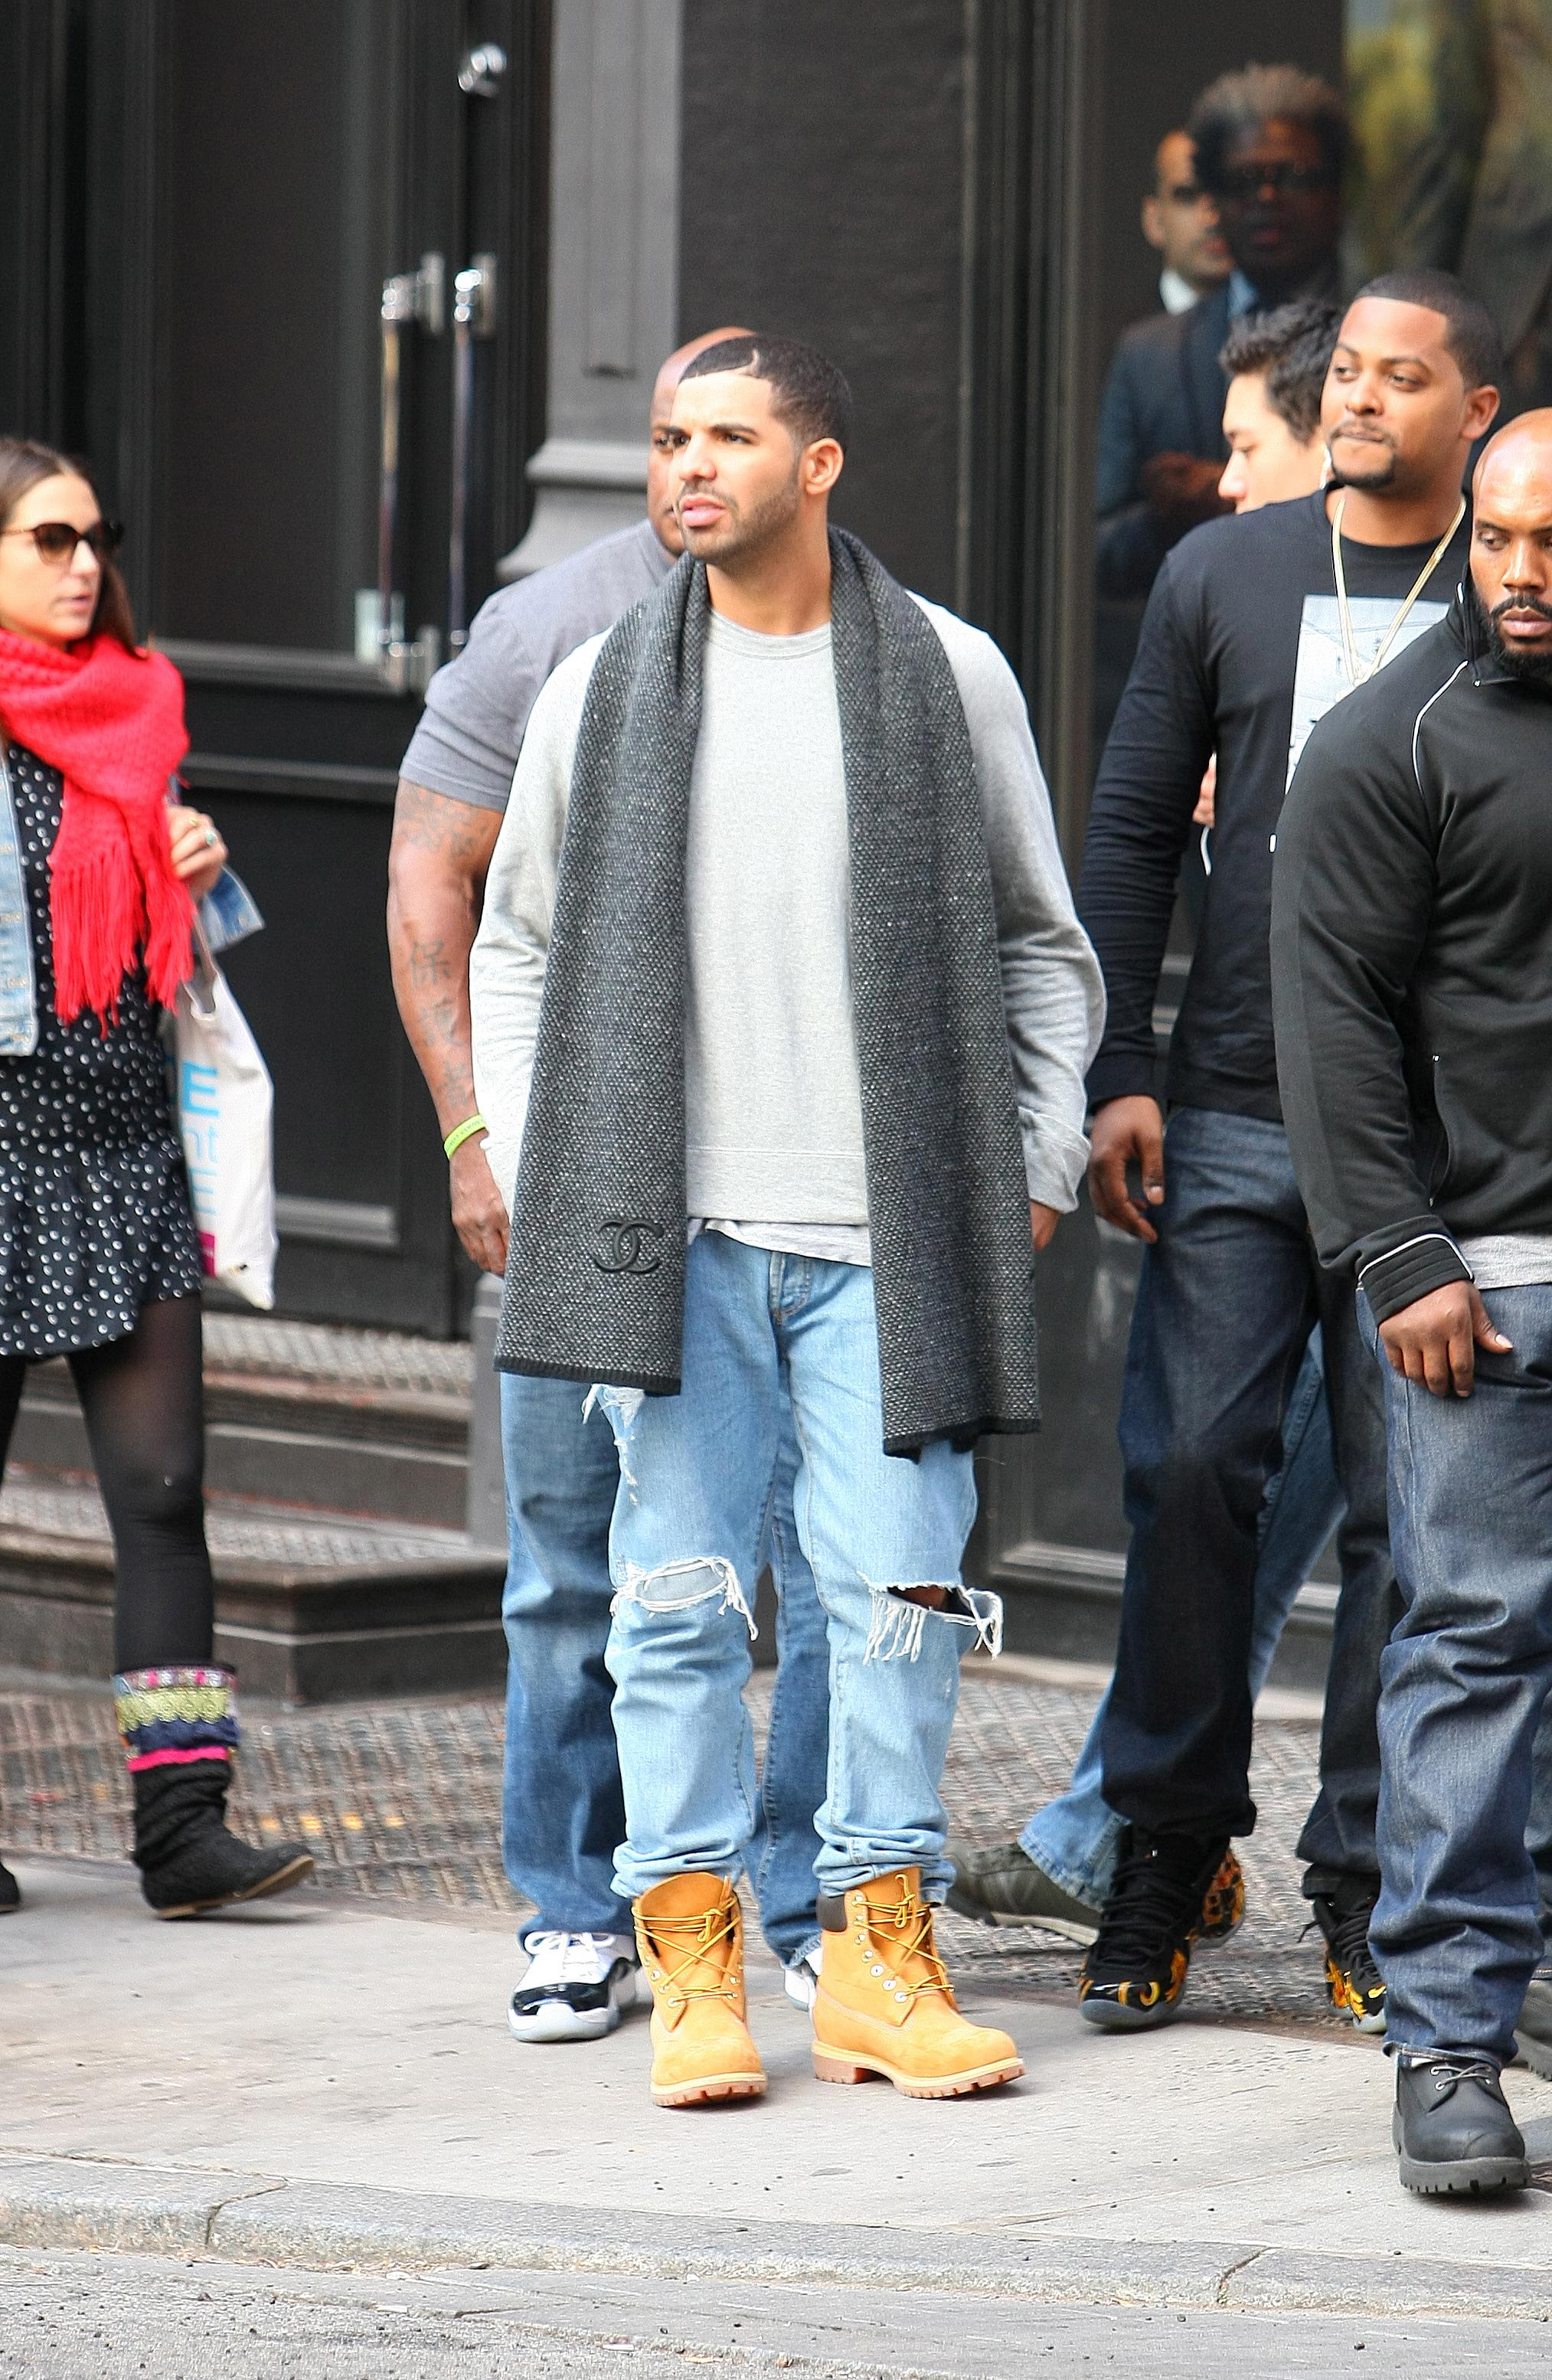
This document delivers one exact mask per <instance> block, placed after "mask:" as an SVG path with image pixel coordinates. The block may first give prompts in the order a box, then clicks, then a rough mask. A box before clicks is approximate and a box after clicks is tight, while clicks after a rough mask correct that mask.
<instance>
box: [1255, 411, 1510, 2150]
mask: <svg viewBox="0 0 1552 2380" xmlns="http://www.w3.org/2000/svg"><path fill="white" fill-rule="evenodd" d="M1475 498H1476V503H1475V519H1474V526H1473V541H1472V553H1471V574H1470V577H1469V578H1468V580H1467V581H1466V584H1465V586H1464V587H1463V589H1462V590H1461V601H1459V602H1458V603H1457V605H1456V606H1455V608H1454V609H1452V611H1451V612H1450V613H1449V617H1448V619H1447V620H1446V621H1445V622H1444V623H1443V624H1442V625H1440V626H1439V627H1437V628H1435V629H1433V630H1431V631H1430V633H1429V634H1428V635H1427V636H1425V637H1420V638H1419V639H1418V641H1417V642H1416V644H1414V645H1413V647H1412V649H1411V650H1410V651H1409V652H1408V653H1407V654H1406V656H1405V658H1404V659H1403V660H1402V661H1400V662H1398V663H1397V664H1396V666H1395V668H1394V669H1393V670H1387V671H1386V672H1385V674H1384V676H1383V677H1382V678H1381V679H1380V680H1379V681H1378V682H1377V683H1376V685H1375V686H1371V687H1366V688H1365V689H1364V692H1363V693H1362V694H1361V695H1360V696H1359V697H1358V698H1356V699H1355V700H1354V701H1353V702H1352V704H1351V705H1350V706H1344V708H1343V709H1342V710H1340V711H1339V712H1337V713H1336V714H1335V715H1334V716H1333V717H1331V718H1330V719H1328V721H1326V722H1324V724H1323V725H1322V726H1320V727H1318V728H1317V729H1316V731H1315V734H1314V735H1312V737H1311V739H1310V744H1309V747H1308V749H1307V751H1306V752H1305V755H1304V757H1303V761H1302V762H1301V764H1300V768H1299V771H1298V774H1297V776H1296V777H1295V779H1294V782H1293V785H1292V788H1291V793H1290V795H1289V798H1288V804H1287V807H1286V809H1285V811H1284V814H1283V820H1282V824H1281V827H1280V828H1279V850H1278V859H1277V868H1276V880H1275V894H1274V907H1273V930H1272V952H1273V980H1274V983H1275V986H1276V1001H1277V1038H1278V1055H1279V1075H1280V1077H1281V1082H1282V1090H1283V1098H1284V1101H1285V1103H1286V1108H1287V1114H1288V1130H1289V1139H1290V1143H1291V1147H1292V1152H1293V1159H1294V1163H1295V1166H1296V1168H1297V1171H1298V1176H1299V1182H1300V1185H1301V1187H1302V1188H1303V1193H1304V1196H1305V1199H1306V1201H1307V1205H1308V1210H1309V1215H1310V1220H1311V1223H1312V1225H1313V1228H1314V1231H1315V1234H1316V1242H1317V1244H1318V1246H1319V1250H1320V1254H1321V1257H1322V1258H1323V1259H1324V1261H1325V1262H1326V1263H1327V1264H1328V1265H1330V1266H1332V1267H1333V1268H1335V1269H1336V1277H1337V1278H1339V1279H1340V1280H1341V1281H1343V1283H1344V1285H1345V1284H1347V1283H1349V1282H1351V1281H1352V1278H1353V1277H1354V1276H1356V1279H1357V1282H1358V1287H1359V1290H1360V1292H1361V1293H1362V1294H1361V1297H1360V1301H1359V1311H1360V1318H1361V1320H1362V1322H1363V1325H1364V1331H1365V1335H1366V1336H1367V1338H1368V1340H1369V1343H1370V1345H1371V1347H1372V1348H1373V1349H1374V1351H1375V1353H1376V1354H1378V1355H1379V1357H1380V1358H1381V1366H1380V1367H1378V1377H1379V1378H1381V1380H1382V1383H1383V1386H1384V1389H1385V1391H1386V1407H1387V1420H1388V1430H1389V1439H1390V1500H1391V1514H1392V1523H1391V1527H1392V1543H1393V1545H1394V1547H1395V1553H1396V1566H1397V1569H1398V1571H1399V1573H1400V1581H1401V1588H1402V1593H1403V1596H1404V1597H1405V1601H1406V1616H1405V1618H1404V1620H1403V1621H1402V1622H1401V1624H1400V1628H1399V1630H1398V1632H1397V1634H1396V1637H1395V1640H1394V1642H1393V1643H1392V1645H1390V1647H1389V1650H1388V1652H1387V1654H1386V1656H1385V1661H1384V1669H1383V1678H1384V1693H1383V1696H1382V1699H1381V1703H1380V1721H1379V1726H1380V1745H1381V1753H1382V1758H1383V1768H1384V1783H1383V1788H1382V1791H1381V1795H1380V1804H1379V1835H1378V1840H1379V1859H1380V1868H1381V1873H1382V1875H1383V1877H1384V1890H1383V1893H1382V1895H1381V1898H1380V1902H1379V1906H1378V1909H1377V1910H1376V1914H1375V1923H1374V1938H1375V1945H1376V1950H1377V1952H1378V1955H1379V1959H1380V1963H1381V1965H1382V1967H1383V1969H1384V1973H1385V1977H1386V1982H1387V1984H1388V2020H1389V2021H1388V2047H1390V2048H1391V2049H1392V2050H1393V2051H1394V2052H1395V2053H1396V2056H1397V2064H1398V2071H1397V2078H1396V2085H1397V2111H1396V2123H1395V2138H1396V2144H1397V2146H1398V2148H1399V2150H1400V2178H1401V2180H1402V2182H1403V2183H1404V2184H1405V2185H1406V2187H1407V2188H1408V2189H1411V2190H1421V2191H1428V2192H1437V2191H1469V2190H1482V2189H1494V2188H1503V2187H1515V2186H1521V2185H1523V2184H1524V2183H1525V2182H1526V2181H1527V2180H1529V2178H1530V2177H1529V2168H1528V2167H1527V2166H1526V2163H1525V2150H1524V2143H1523V2141H1522V2139H1521V2136H1520V2133H1519V2131H1518V2130H1517V2129H1516V2127H1515V2124H1514V2121H1513V2119H1512V2118H1511V2116H1510V2112H1509V2109H1508V2107H1506V2105H1505V2103H1504V2098H1503V2093H1502V2089H1501V2086H1500V2084H1499V2082H1498V2070H1499V2068H1500V2067H1502V2066H1503V2065H1505V2064H1507V2063H1508V2062H1509V2061H1510V2059H1511V2058H1513V2056H1514V2052H1515V2046H1516V2045H1515V2025H1516V2021H1517V2019H1520V2017H1521V2005H1522V2000H1523V1999H1525V1998H1527V1993H1526V1987H1527V1985H1531V1978H1532V1976H1533V1973H1534V1968H1535V1963H1536V1961H1537V1959H1538V1958H1539V1956H1540V1955H1541V1952H1542V1947H1543V1945H1542V1933H1541V1928H1540V1925H1538V1922H1537V1900H1538V1893H1537V1879H1536V1873H1535V1863H1534V1860H1533V1858H1532V1856H1531V1853H1530V1852H1529V1851H1528V1850H1527V1848H1526V1840H1525V1837H1526V1822H1527V1818H1528V1816H1529V1815H1530V1814H1531V1810H1532V1802H1533V1794H1532V1778H1533V1767H1534V1743H1535V1737H1536V1733H1537V1729H1538V1727H1539V1725H1540V1724H1541V1722H1542V1717H1543V1712H1544V1708H1545V1706H1546V1697H1547V1690H1548V1687H1549V1686H1552V1063H1549V1062H1548V1053H1549V1051H1552V811H1549V809H1548V804H1547V789H1548V786H1549V784H1552V412H1538V413H1529V414H1524V415H1522V417H1521V419H1519V420H1518V421H1515V422H1513V423H1511V424H1510V427H1509V428H1508V429H1507V430H1504V431H1500V433H1499V435H1498V436H1497V438H1496V439H1495V440H1494V441H1493V443H1492V444H1491V445H1490V446H1489V447H1488V448H1487V450H1486V452H1485V455H1483V458H1482V461H1481V464H1480V466H1479V467H1478V470H1477V477H1476V489H1475ZM1533 1832H1534V1829H1533ZM1538 1995H1539V1996H1540V1998H1541V2003H1542V2005H1541V2007H1540V2009H1539V2010H1538V2009H1537V2006H1536V1998H1537V1996H1538ZM1549 2000H1552V1993H1549V1992H1548V1990H1547V1986H1546V1985H1531V1997H1530V2001H1529V2005H1528V2006H1527V2009H1526V2017H1527V2018H1528V2019H1529V2020H1530V2022H1529V2024H1528V2026H1526V2027H1525V2030H1524V2032H1523V2034H1522V2046H1523V2047H1524V2049H1525V2052H1526V2055H1527V2057H1528V2058H1530V2060H1531V2062H1532V2063H1533V2064H1534V2065H1535V2066H1536V2067H1537V2068H1538V2070H1540V2071H1542V2072H1544V2073H1545V2072H1548V2071H1552V2038H1549V2037H1547V2036H1548V2034H1552V2028H1548V2027H1547V2026H1546V2004H1547V2002H1548V2001H1549ZM1538 2018H1539V2022H1538V2021H1537V2020H1538ZM1522 2022H1523V2020H1522Z"/></svg>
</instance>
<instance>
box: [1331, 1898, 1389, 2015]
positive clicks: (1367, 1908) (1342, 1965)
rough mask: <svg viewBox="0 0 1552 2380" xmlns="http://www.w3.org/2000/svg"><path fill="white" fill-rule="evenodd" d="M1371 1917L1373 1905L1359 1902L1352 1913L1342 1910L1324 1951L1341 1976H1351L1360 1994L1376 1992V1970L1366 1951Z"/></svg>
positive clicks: (1370, 1955) (1370, 1956) (1371, 1954)
mask: <svg viewBox="0 0 1552 2380" xmlns="http://www.w3.org/2000/svg"><path fill="white" fill-rule="evenodd" d="M1373 1915H1374V1903H1373V1902H1372V1901H1369V1900H1364V1901H1360V1902H1359V1903H1358V1906H1357V1907H1356V1908H1355V1909H1348V1910H1344V1911H1343V1912H1342V1913H1341V1915H1340V1917H1339V1918H1338V1919H1337V1922H1336V1924H1335V1925H1334V1926H1333V1927H1332V1928H1331V1937H1330V1941H1329V1943H1328V1949H1329V1950H1330V1953H1331V1960H1332V1963H1333V1964H1334V1965H1335V1966H1336V1967H1338V1968H1339V1969H1340V1972H1341V1973H1343V1974H1344V1975H1351V1976H1352V1980H1353V1982H1354V1983H1355V1984H1356V1985H1357V1986H1358V1989H1359V1990H1360V1991H1361V1992H1372V1991H1375V1990H1377V1988H1378V1985H1379V1981H1380V1974H1379V1969H1378V1967H1377V1966H1376V1963H1375V1955H1374V1952H1373V1951H1372V1950H1371V1949H1370V1948H1369V1920H1370V1918H1371V1917H1372V1916H1373Z"/></svg>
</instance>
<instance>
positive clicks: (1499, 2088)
mask: <svg viewBox="0 0 1552 2380" xmlns="http://www.w3.org/2000/svg"><path fill="white" fill-rule="evenodd" d="M1390 2137H1391V2139H1392V2140H1393V2141H1394V2142H1395V2143H1396V2148H1397V2151H1398V2153H1399V2155H1400V2161H1401V2187H1402V2189H1403V2190H1418V2191H1422V2192H1424V2193H1425V2195H1429V2196H1432V2195H1437V2194H1452V2195H1453V2194H1466V2193H1470V2192H1478V2191H1484V2190H1523V2189H1524V2188H1525V2187H1526V2185H1527V2183H1528V2182H1529V2180H1530V2179H1531V2168H1530V2166H1529V2164H1528V2163H1527V2161H1526V2157H1525V2143H1524V2142H1523V2140H1522V2138H1521V2135H1520V2127H1519V2125H1518V2124H1517V2123H1516V2122H1515V2120H1514V2119H1513V2117H1512V2116H1511V2115H1510V2112H1509V2107H1508V2106H1507V2104H1506V2102H1505V2099H1504V2095H1503V2084H1502V2083H1500V2082H1499V2080H1498V2076H1497V2069H1496V2068H1494V2067H1492V2066H1489V2065H1488V2064H1486V2063H1485V2061H1484V2060H1480V2059H1472V2058H1452V2059H1442V2060H1433V2059H1430V2060H1429V2061H1428V2062H1427V2063H1421V2062H1415V2063H1411V2064H1406V2063H1402V2062H1400V2061H1398V2063H1397V2069H1396V2112H1395V2115H1394V2116H1393V2117H1392V2119H1391V2123H1390Z"/></svg>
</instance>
